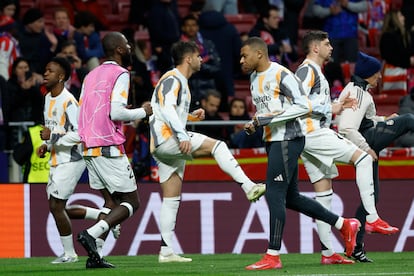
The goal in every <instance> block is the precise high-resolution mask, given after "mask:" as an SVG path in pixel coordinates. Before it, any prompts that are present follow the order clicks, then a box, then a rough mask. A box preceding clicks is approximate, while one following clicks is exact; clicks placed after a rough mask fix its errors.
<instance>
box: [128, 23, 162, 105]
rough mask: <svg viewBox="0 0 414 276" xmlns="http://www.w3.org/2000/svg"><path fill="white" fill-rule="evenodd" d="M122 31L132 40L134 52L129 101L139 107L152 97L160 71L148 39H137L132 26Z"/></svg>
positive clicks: (132, 50)
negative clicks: (156, 66) (153, 57)
mask: <svg viewBox="0 0 414 276" xmlns="http://www.w3.org/2000/svg"><path fill="white" fill-rule="evenodd" d="M122 33H123V34H124V35H125V37H126V39H127V40H128V41H130V44H131V53H132V62H131V70H130V72H131V87H130V94H129V96H130V99H129V103H130V104H132V106H134V107H138V106H141V105H142V104H143V103H144V102H147V101H149V100H150V99H151V95H152V91H153V90H154V85H155V84H156V83H157V81H158V78H159V72H157V71H156V68H155V61H154V60H153V59H152V56H151V48H150V46H149V44H148V43H147V41H146V40H135V38H134V30H133V29H132V28H125V29H123V30H122Z"/></svg>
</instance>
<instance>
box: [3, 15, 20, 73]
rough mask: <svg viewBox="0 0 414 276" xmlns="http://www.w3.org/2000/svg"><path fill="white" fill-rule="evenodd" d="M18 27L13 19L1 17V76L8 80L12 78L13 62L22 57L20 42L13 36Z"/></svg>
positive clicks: (5, 16)
mask: <svg viewBox="0 0 414 276" xmlns="http://www.w3.org/2000/svg"><path fill="white" fill-rule="evenodd" d="M16 27H17V25H16V23H15V21H14V19H13V18H12V17H10V16H7V15H0V75H1V76H3V77H4V78H5V79H6V80H8V79H9V77H10V72H11V67H12V65H13V62H14V61H15V60H16V58H17V57H18V56H20V49H19V42H18V41H17V39H16V38H15V37H14V36H13V34H14V33H15V30H16Z"/></svg>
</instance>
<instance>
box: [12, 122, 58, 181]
mask: <svg viewBox="0 0 414 276" xmlns="http://www.w3.org/2000/svg"><path fill="white" fill-rule="evenodd" d="M42 129H43V126H42V125H41V124H37V125H34V126H31V127H29V128H28V130H27V131H26V132H25V134H24V138H23V141H19V144H17V145H16V146H15V147H14V149H13V159H14V161H16V163H17V164H19V165H20V166H22V172H23V182H24V183H47V182H48V180H49V169H50V166H49V164H48V161H49V158H50V152H46V153H45V156H44V158H43V157H42V158H40V157H39V156H37V154H36V149H37V148H38V147H40V146H41V145H42V144H43V141H42V139H41V138H40V135H39V134H40V131H41V130H42Z"/></svg>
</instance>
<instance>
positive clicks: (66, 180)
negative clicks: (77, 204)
mask: <svg viewBox="0 0 414 276" xmlns="http://www.w3.org/2000/svg"><path fill="white" fill-rule="evenodd" d="M85 168H86V165H85V162H84V161H83V159H81V160H78V161H75V162H68V163H63V164H59V165H57V166H56V167H50V171H49V181H48V183H47V187H46V192H47V198H48V199H49V198H50V196H53V197H54V198H57V199H62V200H66V199H69V197H70V196H71V195H72V194H73V192H74V191H75V187H76V184H78V181H79V179H80V178H81V176H82V173H83V171H84V170H85Z"/></svg>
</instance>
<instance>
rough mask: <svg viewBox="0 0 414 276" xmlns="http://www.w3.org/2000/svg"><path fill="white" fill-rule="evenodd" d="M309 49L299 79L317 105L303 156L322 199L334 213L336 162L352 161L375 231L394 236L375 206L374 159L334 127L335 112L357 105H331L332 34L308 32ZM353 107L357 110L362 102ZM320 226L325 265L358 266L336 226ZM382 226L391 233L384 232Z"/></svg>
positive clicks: (306, 44)
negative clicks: (334, 237) (338, 242)
mask: <svg viewBox="0 0 414 276" xmlns="http://www.w3.org/2000/svg"><path fill="white" fill-rule="evenodd" d="M303 47H304V52H305V54H306V59H305V60H304V61H303V63H302V64H301V65H300V66H299V68H298V69H297V71H296V76H297V77H298V78H299V79H300V80H301V81H302V83H303V89H304V91H305V94H306V95H307V96H308V98H309V100H310V101H311V103H312V113H311V115H310V116H308V117H307V118H305V119H304V121H305V124H304V125H305V126H306V129H305V133H306V139H305V147H304V150H303V153H302V155H301V157H302V160H303V163H304V165H305V168H306V171H307V173H308V175H309V178H310V181H311V182H312V184H313V188H314V190H315V193H316V201H318V202H319V203H320V204H321V205H322V206H324V207H325V208H327V209H328V210H330V209H331V201H332V197H333V190H332V178H334V177H336V176H338V170H337V168H336V166H335V164H334V162H341V163H351V164H353V165H354V166H355V169H356V183H357V186H358V189H359V193H360V196H361V200H362V203H363V205H364V208H365V210H367V216H366V219H367V222H368V223H369V225H371V227H372V232H379V233H382V234H393V233H394V228H393V227H391V226H389V225H388V223H387V222H385V221H383V220H381V219H380V218H379V216H378V213H377V210H376V208H375V199H374V186H373V178H372V157H371V156H370V155H369V154H368V153H366V152H364V151H362V150H360V149H358V147H357V146H356V145H355V144H353V143H352V142H350V141H349V140H348V139H346V138H344V137H342V136H340V135H339V134H337V133H336V132H335V131H334V130H332V129H330V128H329V127H330V124H331V119H332V113H340V112H341V111H342V110H343V109H344V107H345V101H347V102H349V103H352V99H350V98H349V97H342V100H341V101H339V102H336V103H331V97H330V93H329V84H328V81H327V80H326V78H325V77H324V75H323V73H322V67H323V65H324V63H325V62H328V61H329V59H330V58H331V54H332V49H333V48H332V46H331V44H330V42H329V38H328V33H326V32H323V31H310V32H308V33H307V34H306V35H305V36H304V37H303ZM354 99H355V98H354ZM355 101H356V100H355ZM352 106H354V107H356V103H355V104H353V105H351V107H352ZM321 141H323V142H321ZM316 224H317V227H318V234H319V238H320V240H321V245H322V258H321V263H322V264H352V263H354V261H352V260H348V259H345V258H344V257H342V256H341V255H339V254H336V253H335V252H334V250H333V247H332V244H331V239H330V237H331V235H330V231H331V226H330V225H329V224H327V223H324V222H323V221H320V220H317V221H316ZM381 226H384V227H386V229H387V230H381V228H380V227H381Z"/></svg>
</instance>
